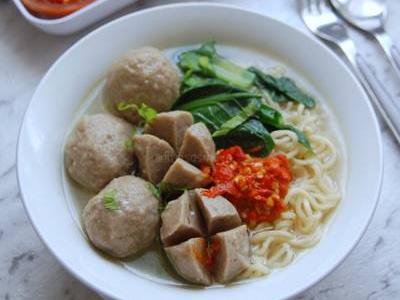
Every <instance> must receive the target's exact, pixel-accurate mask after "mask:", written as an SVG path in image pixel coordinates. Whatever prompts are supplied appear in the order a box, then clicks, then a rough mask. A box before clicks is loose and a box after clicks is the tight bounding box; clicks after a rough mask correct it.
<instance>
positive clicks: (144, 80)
mask: <svg viewBox="0 0 400 300" xmlns="http://www.w3.org/2000/svg"><path fill="white" fill-rule="evenodd" d="M179 86H180V78H179V74H178V71H177V70H176V68H174V66H173V65H172V64H171V62H170V61H169V60H168V59H167V58H166V57H164V56H163V54H162V53H161V51H159V50H158V49H156V48H152V47H143V48H139V49H136V50H132V51H131V52H129V53H127V54H126V55H124V56H123V57H122V58H121V59H120V60H119V61H117V62H116V63H115V64H114V65H113V66H112V67H111V69H110V71H109V73H108V76H107V80H106V84H105V86H104V90H103V97H104V101H105V104H106V106H107V107H108V108H109V109H110V111H111V112H113V113H115V114H117V115H119V116H122V117H124V118H125V119H126V120H128V121H130V122H132V123H134V124H136V123H137V122H138V121H139V120H140V119H139V116H138V114H137V112H136V110H135V109H127V110H121V109H118V105H119V104H121V103H123V104H128V103H129V104H132V103H133V104H136V105H138V106H140V105H141V104H142V103H144V104H146V105H147V106H150V107H152V108H154V109H155V110H156V111H158V112H161V111H167V110H169V109H170V108H171V106H172V104H173V103H174V102H175V100H176V99H177V97H178V95H179Z"/></svg>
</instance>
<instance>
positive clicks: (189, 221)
mask: <svg viewBox="0 0 400 300" xmlns="http://www.w3.org/2000/svg"><path fill="white" fill-rule="evenodd" d="M161 220H162V226H161V230H160V236H161V241H162V243H163V245H164V246H171V245H175V244H178V243H181V242H184V241H186V240H187V239H190V238H194V237H201V236H204V235H205V231H204V227H203V226H204V225H203V222H202V220H201V216H200V212H199V210H198V208H197V204H196V201H195V200H194V199H193V198H191V197H190V195H189V192H188V191H185V192H184V193H183V194H182V196H180V197H179V198H178V199H176V200H174V201H170V202H168V204H167V207H166V208H165V210H164V212H163V213H162V215H161Z"/></svg>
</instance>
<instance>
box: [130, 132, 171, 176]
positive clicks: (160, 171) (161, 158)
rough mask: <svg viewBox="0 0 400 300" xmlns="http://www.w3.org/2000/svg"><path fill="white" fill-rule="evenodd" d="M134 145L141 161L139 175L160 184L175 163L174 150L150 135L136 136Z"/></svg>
mask: <svg viewBox="0 0 400 300" xmlns="http://www.w3.org/2000/svg"><path fill="white" fill-rule="evenodd" d="M133 145H134V146H133V149H134V152H135V155H136V157H137V158H138V161H139V175H140V176H141V177H142V178H144V179H146V180H148V181H150V182H151V183H153V184H158V183H159V182H160V181H161V179H162V178H163V177H164V175H165V173H167V171H168V169H169V167H170V166H171V165H172V163H173V162H174V161H175V158H176V153H175V151H174V149H172V147H171V146H170V145H169V144H168V143H167V142H166V141H163V140H161V139H159V138H158V137H155V136H154V135H150V134H143V135H135V136H134V137H133Z"/></svg>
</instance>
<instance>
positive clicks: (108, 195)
mask: <svg viewBox="0 0 400 300" xmlns="http://www.w3.org/2000/svg"><path fill="white" fill-rule="evenodd" d="M116 194H117V191H116V190H114V189H112V190H108V191H106V192H105V193H104V196H103V205H104V207H105V208H106V209H109V210H113V211H114V210H118V209H119V205H118V202H117V200H116Z"/></svg>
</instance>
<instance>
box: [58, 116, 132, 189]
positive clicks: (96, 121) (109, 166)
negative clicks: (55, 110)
mask: <svg viewBox="0 0 400 300" xmlns="http://www.w3.org/2000/svg"><path fill="white" fill-rule="evenodd" d="M132 131H133V126H132V125H131V124H129V123H128V122H126V121H124V120H122V119H119V118H117V117H114V116H113V115H110V114H104V113H102V114H95V115H87V116H84V117H83V118H82V119H81V120H80V121H79V122H78V124H77V125H76V127H75V129H74V131H73V132H72V134H71V136H70V137H69V139H68V141H67V144H66V146H65V164H66V169H67V171H68V173H69V175H70V176H71V177H72V178H73V179H74V180H75V181H76V182H78V183H79V184H80V185H82V186H83V187H85V188H86V189H88V190H90V191H93V192H98V191H100V190H101V189H102V188H103V187H104V186H105V185H106V184H107V183H109V182H110V181H111V180H112V179H113V178H116V177H119V176H122V175H127V174H130V173H131V172H132V169H133V164H134V157H133V152H132V150H130V149H129V148H127V147H125V143H126V141H128V140H129V139H130V138H131V135H132Z"/></svg>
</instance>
